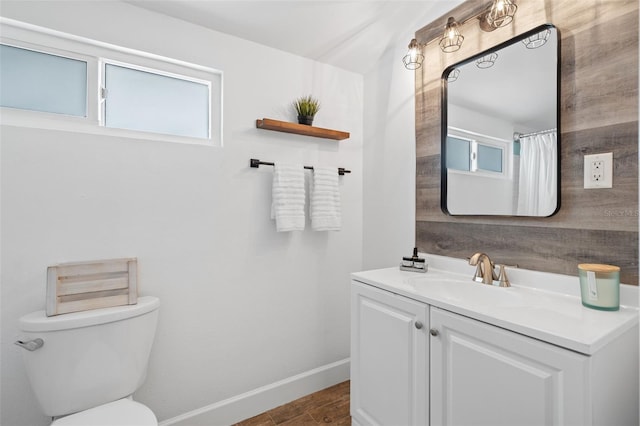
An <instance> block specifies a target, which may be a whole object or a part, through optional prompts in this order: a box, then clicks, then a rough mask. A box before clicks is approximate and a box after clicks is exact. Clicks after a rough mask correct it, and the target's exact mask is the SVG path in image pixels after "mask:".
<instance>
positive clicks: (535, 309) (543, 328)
mask: <svg viewBox="0 0 640 426" xmlns="http://www.w3.org/2000/svg"><path fill="white" fill-rule="evenodd" d="M426 257H427V263H429V264H430V265H429V270H428V272H427V273H425V274H423V273H416V272H405V271H401V270H400V269H399V268H398V267H393V268H386V269H376V270H371V271H363V272H356V273H353V274H352V275H351V276H352V278H353V279H354V280H355V281H359V282H362V283H365V284H369V285H372V286H375V287H378V288H381V289H384V290H388V291H390V292H393V293H396V294H400V295H403V296H406V297H409V298H411V299H414V300H418V301H421V302H424V303H427V304H429V305H432V306H436V307H439V308H442V309H446V310H448V311H451V312H455V313H458V314H460V315H464V316H467V317H470V318H474V319H477V320H479V321H483V322H486V323H489V324H493V325H496V326H498V327H502V328H505V329H508V330H511V331H514V332H517V333H521V334H524V335H527V336H530V337H533V338H536V339H539V340H543V341H545V342H549V343H552V344H555V345H558V346H561V347H564V348H567V349H571V350H574V351H577V352H580V353H584V354H587V355H591V354H593V353H595V352H596V351H598V349H600V348H602V347H603V346H605V345H606V344H607V343H608V342H610V341H612V340H613V339H614V338H616V337H617V336H619V335H620V334H622V333H624V332H625V331H627V330H628V329H630V328H632V327H633V326H634V325H636V324H638V308H637V306H623V305H621V306H620V310H619V311H598V310H595V309H590V308H586V307H584V306H582V303H581V299H580V296H579V292H578V291H579V290H578V291H571V292H569V293H564V292H562V290H563V289H566V287H567V282H568V283H572V282H573V281H575V282H576V283H579V281H577V280H578V278H577V277H568V276H564V275H559V274H545V273H537V272H535V271H524V270H518V271H517V273H514V274H511V275H513V277H514V278H516V282H514V279H513V278H512V277H511V275H510V279H511V287H507V288H504V287H495V286H490V285H486V284H482V283H477V282H475V281H472V279H471V278H472V277H473V271H474V270H475V268H474V267H470V268H467V267H461V265H464V261H460V260H458V259H455V260H454V261H453V262H449V261H448V259H450V258H442V257H441V256H432V255H427V256H426ZM434 266H435V267H434ZM451 266H453V267H455V270H456V271H457V270H458V269H463V272H464V273H453V272H451V270H450V269H449V270H447V269H438V268H437V267H440V268H443V267H451ZM465 266H468V265H465ZM458 267H460V268H458ZM469 270H470V271H471V273H470V274H468V273H467V272H469ZM509 272H510V271H508V273H509ZM514 272H516V271H514ZM527 272H531V274H529V275H528V274H527ZM540 274H543V275H540ZM527 278H530V279H532V281H536V280H538V281H540V280H541V278H542V279H543V280H544V281H554V280H557V281H558V283H557V287H558V289H559V292H556V291H552V290H550V289H549V288H550V286H549V282H545V283H540V284H541V285H540V286H539V287H536V286H535V283H532V282H526V283H525V281H527ZM518 280H520V281H521V283H519V282H518ZM562 281H566V282H565V283H562ZM576 285H577V287H578V289H579V284H576ZM625 287H629V286H625ZM625 292H626V293H631V294H632V295H633V294H635V295H636V300H637V289H629V288H626V289H625ZM571 293H574V294H571ZM626 297H627V298H628V299H633V296H631V297H628V295H626Z"/></svg>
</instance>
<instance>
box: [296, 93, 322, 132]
mask: <svg viewBox="0 0 640 426" xmlns="http://www.w3.org/2000/svg"><path fill="white" fill-rule="evenodd" d="M293 106H294V108H295V109H296V112H297V113H298V123H300V124H306V125H308V126H311V124H312V123H313V117H314V116H315V115H316V113H317V112H318V110H319V109H320V101H318V100H317V99H316V98H314V97H313V96H311V95H308V96H302V97H301V98H298V99H296V100H295V102H294V103H293Z"/></svg>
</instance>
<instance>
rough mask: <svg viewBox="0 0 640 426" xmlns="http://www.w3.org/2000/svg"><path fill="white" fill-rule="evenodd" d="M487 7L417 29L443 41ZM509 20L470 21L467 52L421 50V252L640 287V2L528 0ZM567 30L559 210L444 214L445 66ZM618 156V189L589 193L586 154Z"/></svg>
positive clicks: (473, 1)
mask: <svg viewBox="0 0 640 426" xmlns="http://www.w3.org/2000/svg"><path fill="white" fill-rule="evenodd" d="M489 3H490V1H489V0H484V1H480V0H468V1H467V2H465V3H463V4H461V5H460V6H458V7H457V8H455V9H453V10H452V11H451V12H449V13H447V14H446V15H444V16H442V17H441V18H439V19H437V20H435V21H433V22H432V23H431V24H429V25H427V26H425V27H424V28H422V29H420V30H418V31H417V32H416V38H417V39H418V41H419V42H421V43H426V42H429V41H431V40H433V39H434V38H439V37H441V33H442V31H443V29H444V25H445V24H446V21H447V17H449V16H454V17H455V18H456V20H458V21H459V22H463V21H464V20H465V19H467V18H469V17H471V16H473V15H475V14H476V13H477V11H478V10H482V9H483V5H487V6H488V5H489ZM517 4H518V11H517V14H516V16H515V19H514V21H513V23H512V25H510V26H508V27H505V28H500V29H497V30H495V31H493V32H483V31H481V30H480V28H479V25H478V20H477V19H470V20H468V22H466V23H464V25H462V26H461V32H462V34H463V35H464V36H465V40H464V44H463V46H462V48H461V49H460V50H459V51H457V52H455V53H450V54H445V53H442V52H441V51H440V49H439V46H438V43H437V42H433V43H429V44H428V45H427V46H426V47H425V48H424V55H425V63H424V64H423V66H422V67H421V68H420V69H418V70H417V71H416V74H415V77H416V80H415V83H416V96H415V102H416V157H417V158H416V161H417V164H416V245H417V247H418V248H419V249H420V250H421V251H424V252H427V253H434V254H441V255H445V256H452V257H458V258H466V257H469V256H470V255H471V254H473V253H474V252H477V251H484V252H487V253H488V254H489V256H491V258H492V259H493V260H494V261H496V262H497V263H505V264H518V265H519V266H520V267H521V268H526V269H535V270H541V271H546V272H556V273H562V274H568V275H577V265H578V264H579V263H610V264H614V265H618V266H620V267H621V281H622V282H623V283H626V284H632V285H638V1H637V0H633V1H628V0H580V1H575V0H521V1H517ZM544 23H551V24H553V25H555V26H556V27H557V28H558V31H559V35H560V40H561V41H560V49H561V84H560V86H561V88H560V90H561V101H560V103H561V105H560V130H561V134H560V138H561V151H560V156H559V158H560V167H561V173H560V182H561V192H560V200H561V208H560V211H559V212H558V214H556V215H555V216H552V217H550V218H500V217H481V216H469V217H461V216H448V215H446V214H444V213H443V212H442V211H441V210H440V143H441V141H440V134H441V133H440V132H441V129H440V127H441V122H440V120H441V82H440V77H441V74H442V71H443V70H444V69H445V68H446V67H447V66H449V65H452V64H454V63H456V62H459V61H461V60H463V59H466V58H468V57H470V56H473V55H475V54H477V53H479V52H481V51H483V50H486V49H488V48H491V47H493V46H495V45H497V44H499V43H502V42H504V41H506V40H508V39H510V38H512V37H514V36H516V35H518V34H522V33H524V32H526V31H528V30H530V29H532V28H534V27H536V26H538V25H541V24H544ZM601 152H613V158H614V171H613V189H583V187H582V186H583V161H584V160H583V156H584V155H585V154H595V153H601Z"/></svg>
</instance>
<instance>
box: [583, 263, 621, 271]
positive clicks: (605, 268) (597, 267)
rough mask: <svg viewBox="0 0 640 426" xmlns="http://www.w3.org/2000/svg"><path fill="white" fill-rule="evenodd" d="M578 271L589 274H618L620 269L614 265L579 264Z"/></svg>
mask: <svg viewBox="0 0 640 426" xmlns="http://www.w3.org/2000/svg"><path fill="white" fill-rule="evenodd" d="M578 268H579V269H582V270H583V271H591V272H619V271H620V267H619V266H615V265H601V264H599V263H581V264H579V265H578Z"/></svg>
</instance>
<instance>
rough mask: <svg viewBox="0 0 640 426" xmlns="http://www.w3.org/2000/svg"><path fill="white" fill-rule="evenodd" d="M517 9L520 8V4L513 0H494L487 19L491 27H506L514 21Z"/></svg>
mask: <svg viewBox="0 0 640 426" xmlns="http://www.w3.org/2000/svg"><path fill="white" fill-rule="evenodd" d="M516 10H518V6H516V5H515V4H514V3H513V1H511V0H493V4H492V5H491V9H489V12H488V13H487V14H486V16H485V19H486V21H487V23H488V24H489V26H490V27H493V28H500V27H504V26H506V25H509V24H510V23H511V21H513V16H514V15H515V14H516Z"/></svg>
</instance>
